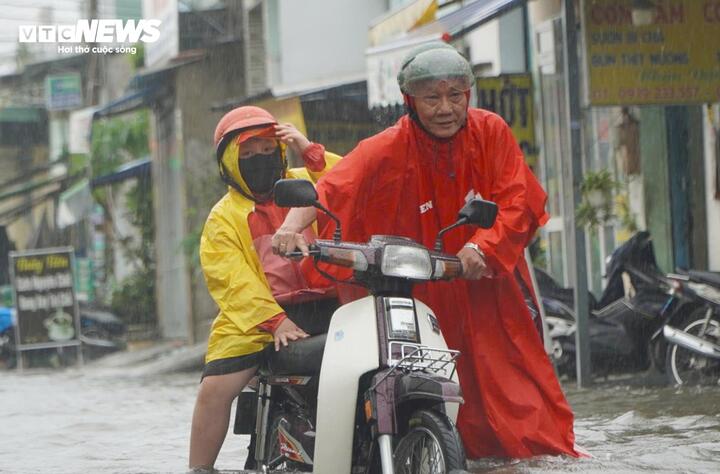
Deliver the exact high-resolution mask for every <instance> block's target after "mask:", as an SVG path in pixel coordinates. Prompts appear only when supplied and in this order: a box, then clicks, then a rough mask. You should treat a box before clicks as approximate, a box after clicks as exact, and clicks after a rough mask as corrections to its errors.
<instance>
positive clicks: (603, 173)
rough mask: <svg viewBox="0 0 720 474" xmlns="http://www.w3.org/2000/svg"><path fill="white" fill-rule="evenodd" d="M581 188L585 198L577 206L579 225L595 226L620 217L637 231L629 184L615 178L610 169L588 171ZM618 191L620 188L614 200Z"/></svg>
mask: <svg viewBox="0 0 720 474" xmlns="http://www.w3.org/2000/svg"><path fill="white" fill-rule="evenodd" d="M580 190H581V191H582V202H581V203H580V206H578V208H577V209H576V210H575V220H576V222H577V225H578V226H583V227H588V228H590V230H594V229H595V228H597V227H599V226H603V225H606V224H607V223H608V222H610V221H611V220H613V219H617V220H618V221H619V223H620V225H621V226H622V227H624V228H625V229H627V230H628V231H629V232H636V231H637V223H636V222H635V217H634V216H633V214H632V212H631V211H630V203H629V199H628V195H627V192H626V188H625V186H623V185H622V184H621V183H619V182H618V181H616V180H615V179H614V178H613V176H612V174H611V173H610V171H609V170H600V171H596V172H589V173H586V174H585V176H584V177H583V182H582V184H581V185H580ZM617 191H620V192H619V193H617V195H616V197H615V199H614V200H613V194H614V193H616V192H617Z"/></svg>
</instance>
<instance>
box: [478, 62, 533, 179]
mask: <svg viewBox="0 0 720 474" xmlns="http://www.w3.org/2000/svg"><path fill="white" fill-rule="evenodd" d="M477 97H478V107H480V108H481V109H486V110H490V111H491V112H495V113H496V114H498V115H500V116H501V117H502V118H503V119H505V122H507V124H508V125H509V126H510V128H511V129H512V131H513V136H514V137H515V140H517V142H518V144H519V145H520V148H521V149H522V151H523V154H524V155H525V160H526V161H527V162H528V164H530V165H531V166H532V165H534V164H535V163H537V155H538V149H537V145H536V143H535V122H534V120H533V119H534V117H535V112H534V111H533V95H532V77H531V76H530V74H505V75H502V76H497V77H480V78H478V79H477Z"/></svg>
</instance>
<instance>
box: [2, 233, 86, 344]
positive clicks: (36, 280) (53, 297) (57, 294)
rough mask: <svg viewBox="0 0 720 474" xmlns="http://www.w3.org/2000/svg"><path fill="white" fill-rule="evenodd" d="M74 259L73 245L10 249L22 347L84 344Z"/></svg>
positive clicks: (18, 337) (19, 340) (19, 338)
mask: <svg viewBox="0 0 720 474" xmlns="http://www.w3.org/2000/svg"><path fill="white" fill-rule="evenodd" d="M72 260H73V249H72V248H69V247H68V248H50V249H38V250H34V251H30V252H10V271H11V273H12V280H11V281H12V286H13V290H14V292H15V310H16V320H17V332H16V336H17V347H18V349H19V350H21V351H22V350H24V349H41V348H50V347H61V346H76V345H79V344H80V330H79V329H80V320H79V315H78V311H77V304H76V299H75V291H74V289H73V281H74V278H73V265H72Z"/></svg>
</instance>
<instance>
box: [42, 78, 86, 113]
mask: <svg viewBox="0 0 720 474" xmlns="http://www.w3.org/2000/svg"><path fill="white" fill-rule="evenodd" d="M45 99H46V105H47V108H48V110H68V109H77V108H79V107H81V106H82V104H83V94H82V80H81V78H80V73H77V72H75V73H69V74H58V75H54V76H48V77H47V78H46V80H45Z"/></svg>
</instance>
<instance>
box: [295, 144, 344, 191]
mask: <svg viewBox="0 0 720 474" xmlns="http://www.w3.org/2000/svg"><path fill="white" fill-rule="evenodd" d="M313 145H317V144H315V143H313ZM313 145H311V146H313ZM317 146H318V147H320V150H316V151H315V153H314V154H316V155H317V154H319V153H318V152H322V157H323V158H324V159H321V160H316V161H315V162H316V163H317V162H319V163H321V164H322V165H321V166H311V165H310V163H309V159H308V158H305V154H303V159H305V169H306V170H307V172H308V174H309V175H310V179H311V180H312V182H313V183H315V184H317V182H318V180H319V179H320V178H322V177H323V175H324V174H325V173H327V172H328V171H330V170H331V169H332V168H333V167H334V166H335V165H336V164H337V162H338V161H340V157H339V156H338V155H336V154H335V153H330V152H329V151H325V147H323V146H322V145H317Z"/></svg>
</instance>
